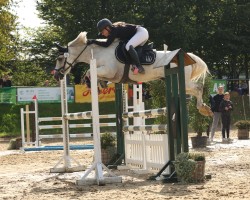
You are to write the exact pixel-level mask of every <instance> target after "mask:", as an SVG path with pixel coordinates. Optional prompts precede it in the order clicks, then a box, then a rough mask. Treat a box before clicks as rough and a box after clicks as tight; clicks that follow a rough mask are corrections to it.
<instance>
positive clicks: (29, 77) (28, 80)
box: [12, 62, 54, 86]
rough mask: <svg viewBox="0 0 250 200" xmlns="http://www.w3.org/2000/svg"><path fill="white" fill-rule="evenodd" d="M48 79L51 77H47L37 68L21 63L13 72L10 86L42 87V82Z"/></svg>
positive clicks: (33, 65)
mask: <svg viewBox="0 0 250 200" xmlns="http://www.w3.org/2000/svg"><path fill="white" fill-rule="evenodd" d="M49 78H52V76H50V77H48V75H47V74H46V72H45V71H44V70H43V69H42V68H40V67H39V66H37V65H35V64H32V63H30V62H22V63H20V64H19V65H18V66H17V67H16V69H15V71H14V72H13V76H12V84H13V85H16V86H43V84H44V81H45V80H46V79H49ZM51 81H54V80H51Z"/></svg>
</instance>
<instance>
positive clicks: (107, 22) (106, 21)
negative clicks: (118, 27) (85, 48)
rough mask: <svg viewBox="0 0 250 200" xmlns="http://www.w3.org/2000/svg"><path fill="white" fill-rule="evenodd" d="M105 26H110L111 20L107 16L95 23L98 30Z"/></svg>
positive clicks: (100, 30)
mask: <svg viewBox="0 0 250 200" xmlns="http://www.w3.org/2000/svg"><path fill="white" fill-rule="evenodd" d="M107 26H109V27H111V26H112V23H111V21H110V20H109V19H107V18H104V19H102V20H100V21H99V22H98V23H97V29H98V31H99V32H102V30H103V29H105V28H106V27H107Z"/></svg>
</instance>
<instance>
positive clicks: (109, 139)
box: [101, 133, 116, 149]
mask: <svg viewBox="0 0 250 200" xmlns="http://www.w3.org/2000/svg"><path fill="white" fill-rule="evenodd" d="M115 141H116V137H115V136H113V135H112V134H111V133H103V134H101V148H102V149H107V148H108V147H114V146H115Z"/></svg>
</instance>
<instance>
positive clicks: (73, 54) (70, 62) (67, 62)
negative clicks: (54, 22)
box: [54, 32, 87, 80]
mask: <svg viewBox="0 0 250 200" xmlns="http://www.w3.org/2000/svg"><path fill="white" fill-rule="evenodd" d="M86 34H87V33H86V32H82V33H80V34H79V35H78V37H77V38H76V39H75V40H73V41H72V42H70V43H69V44H68V46H67V47H62V46H60V45H59V44H55V45H56V47H57V49H58V52H59V56H58V57H57V60H56V67H55V73H54V78H55V79H56V80H60V79H62V78H63V77H64V75H66V74H68V73H69V72H70V70H71V68H72V67H73V66H74V65H75V64H76V63H77V62H78V58H79V57H80V56H81V54H82V53H83V51H84V50H85V49H86V48H87V44H86V41H87V38H86ZM84 45H85V47H84V49H83V50H81V51H79V48H78V47H79V46H80V48H82V47H83V46H84Z"/></svg>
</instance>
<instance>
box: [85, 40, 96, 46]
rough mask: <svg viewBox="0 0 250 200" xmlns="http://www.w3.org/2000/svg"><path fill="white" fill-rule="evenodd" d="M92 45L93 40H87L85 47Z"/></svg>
mask: <svg viewBox="0 0 250 200" xmlns="http://www.w3.org/2000/svg"><path fill="white" fill-rule="evenodd" d="M94 43H95V40H94V39H88V40H87V45H91V44H94Z"/></svg>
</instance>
